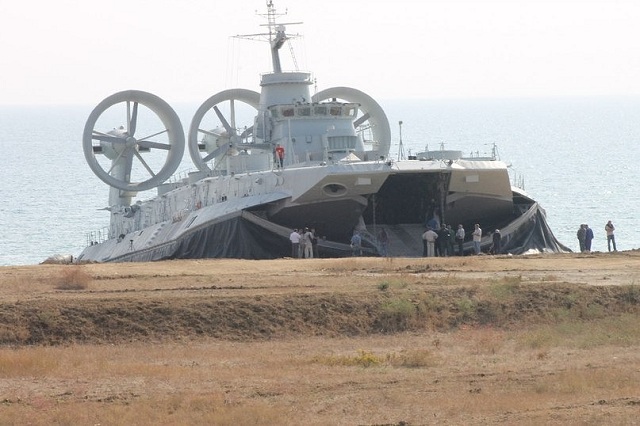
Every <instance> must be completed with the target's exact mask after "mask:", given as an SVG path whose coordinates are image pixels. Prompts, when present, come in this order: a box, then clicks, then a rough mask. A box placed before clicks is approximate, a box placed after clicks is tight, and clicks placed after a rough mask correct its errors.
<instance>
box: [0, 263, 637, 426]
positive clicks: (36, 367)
mask: <svg viewBox="0 0 640 426" xmlns="http://www.w3.org/2000/svg"><path fill="white" fill-rule="evenodd" d="M639 273H640V256H639V255H637V254H636V253H620V254H616V255H614V256H607V257H605V256H598V255H593V256H590V257H589V258H584V257H582V256H580V255H575V256H560V257H557V258H556V257H544V256H540V257H534V258H518V257H514V258H506V257H505V258H500V257H496V258H492V257H483V258H475V257H465V258H461V259H455V258H448V259H367V258H361V259H337V260H313V261H304V260H302V261H298V260H281V261H268V262H262V261H239V260H224V261H223V260H209V261H204V260H202V261H180V262H157V263H152V264H119V265H100V264H91V265H82V266H67V265H40V266H37V267H31V268H27V267H16V268H0V283H1V285H0V342H2V343H3V346H1V347H0V402H1V403H2V410H0V424H52V423H53V424H102V425H110V424H129V423H131V424H136V423H139V422H140V419H144V422H145V423H152V424H160V425H162V424H283V425H293V424H296V425H297V424H309V425H314V424H388V425H400V424H402V425H413V424H425V423H450V424H478V423H483V424H487V423H506V424H564V423H574V424H575V423H580V424H602V423H609V424H613V423H615V424H633V423H634V422H636V421H637V414H636V411H637V407H638V405H640V399H639V398H638V395H640V385H639V383H640V360H639V359H638V357H637V352H638V349H640V331H638V327H637V324H638V320H639V319H640V289H639V288H638V286H636V285H635V282H636V281H637V276H638V274H639ZM60 282H65V283H66V284H68V283H72V284H73V283H76V285H78V283H80V285H82V283H84V284H85V287H83V288H75V289H73V291H69V290H68V289H64V287H65V286H62V287H60V285H59V284H60ZM72 287H73V286H72Z"/></svg>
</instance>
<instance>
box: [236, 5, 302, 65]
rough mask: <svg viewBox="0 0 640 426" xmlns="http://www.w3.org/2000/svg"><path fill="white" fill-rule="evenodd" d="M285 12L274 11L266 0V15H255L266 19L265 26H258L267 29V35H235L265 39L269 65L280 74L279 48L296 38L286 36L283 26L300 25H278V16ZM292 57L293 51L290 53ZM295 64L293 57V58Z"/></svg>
mask: <svg viewBox="0 0 640 426" xmlns="http://www.w3.org/2000/svg"><path fill="white" fill-rule="evenodd" d="M286 14H287V12H286V11H285V12H284V13H278V12H277V11H276V7H275V6H274V5H273V0H267V13H266V15H265V14H262V13H257V15H260V16H263V17H265V18H266V19H267V23H266V24H261V25H260V26H262V27H264V26H266V27H269V32H268V33H262V34H248V35H237V36H236V37H237V38H245V39H251V40H260V39H262V40H264V39H266V40H267V41H268V42H269V45H270V46H271V63H272V65H273V73H274V74H280V73H282V65H281V64H280V53H279V50H280V48H281V47H282V46H283V45H284V44H285V42H286V41H287V40H289V39H292V38H296V37H298V35H297V34H295V35H287V34H286V32H285V29H286V28H285V25H297V24H302V22H286V23H280V24H278V23H277V22H276V19H277V18H278V17H280V16H285V15H286ZM292 55H293V51H292ZM294 62H295V57H294Z"/></svg>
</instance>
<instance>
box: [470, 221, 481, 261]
mask: <svg viewBox="0 0 640 426" xmlns="http://www.w3.org/2000/svg"><path fill="white" fill-rule="evenodd" d="M474 226H475V229H474V230H473V234H471V235H472V236H473V251H474V252H475V253H476V254H480V241H482V229H480V225H479V224H477V223H476V224H475V225H474Z"/></svg>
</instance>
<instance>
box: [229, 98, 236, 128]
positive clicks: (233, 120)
mask: <svg viewBox="0 0 640 426" xmlns="http://www.w3.org/2000/svg"><path fill="white" fill-rule="evenodd" d="M229 104H230V107H231V108H230V109H231V127H233V129H234V133H235V128H236V103H235V101H234V100H233V99H229Z"/></svg>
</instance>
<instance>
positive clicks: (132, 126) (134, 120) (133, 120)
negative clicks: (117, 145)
mask: <svg viewBox="0 0 640 426" xmlns="http://www.w3.org/2000/svg"><path fill="white" fill-rule="evenodd" d="M128 108H129V102H127V109H128ZM127 115H128V113H127ZM128 118H129V125H128V126H127V128H128V129H129V130H128V131H127V133H129V136H133V135H134V134H135V133H136V127H137V125H138V103H137V102H134V103H133V113H132V114H131V116H130V117H128Z"/></svg>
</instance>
